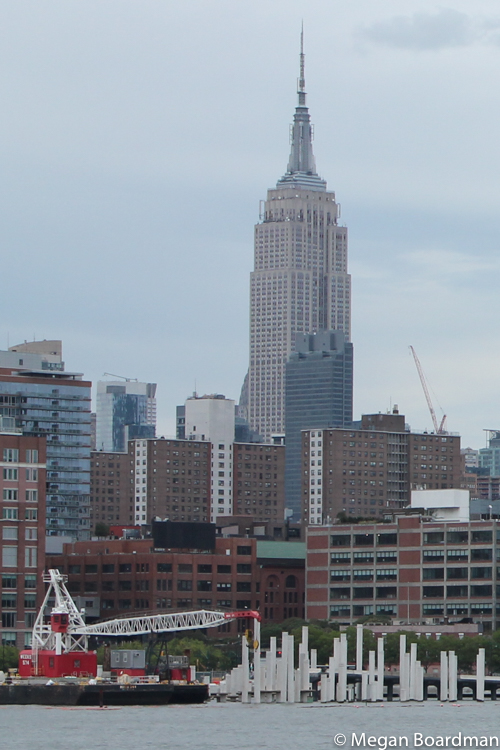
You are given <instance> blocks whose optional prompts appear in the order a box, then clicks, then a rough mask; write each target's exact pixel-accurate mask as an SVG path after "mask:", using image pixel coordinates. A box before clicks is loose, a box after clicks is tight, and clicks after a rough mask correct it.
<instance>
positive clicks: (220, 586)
mask: <svg viewBox="0 0 500 750" xmlns="http://www.w3.org/2000/svg"><path fill="white" fill-rule="evenodd" d="M217 591H231V584H230V583H223V582H219V583H217Z"/></svg>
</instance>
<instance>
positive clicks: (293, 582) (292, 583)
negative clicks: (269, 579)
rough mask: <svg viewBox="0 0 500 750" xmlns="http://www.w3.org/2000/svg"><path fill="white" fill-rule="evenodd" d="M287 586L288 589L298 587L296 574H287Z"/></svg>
mask: <svg viewBox="0 0 500 750" xmlns="http://www.w3.org/2000/svg"><path fill="white" fill-rule="evenodd" d="M285 588H286V589H296V588H297V579H296V577H295V576H287V577H286V578H285Z"/></svg>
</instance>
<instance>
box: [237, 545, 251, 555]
mask: <svg viewBox="0 0 500 750" xmlns="http://www.w3.org/2000/svg"><path fill="white" fill-rule="evenodd" d="M236 554H237V555H251V554H252V548H251V547H237V548H236Z"/></svg>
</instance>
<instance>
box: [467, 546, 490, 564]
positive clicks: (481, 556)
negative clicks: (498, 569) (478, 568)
mask: <svg viewBox="0 0 500 750" xmlns="http://www.w3.org/2000/svg"><path fill="white" fill-rule="evenodd" d="M470 559H471V562H472V561H478V560H485V561H486V562H491V560H492V559H493V551H492V550H491V549H488V548H486V549H485V548H484V547H478V548H477V549H472V550H471V552H470Z"/></svg>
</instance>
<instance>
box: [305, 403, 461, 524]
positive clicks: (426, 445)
mask: <svg viewBox="0 0 500 750" xmlns="http://www.w3.org/2000/svg"><path fill="white" fill-rule="evenodd" d="M461 465H462V462H461V457H460V437H459V436H458V435H449V434H447V435H434V434H429V433H413V432H410V431H409V429H407V428H406V426H405V419H404V416H402V415H400V414H399V413H398V412H397V411H396V410H395V411H394V412H393V413H392V414H367V415H364V416H363V417H362V419H361V423H360V426H359V428H357V429H354V428H349V429H345V428H334V429H323V430H304V431H303V432H302V467H303V473H302V498H303V518H304V522H305V523H308V524H310V525H314V524H319V525H321V524H323V523H325V522H328V521H330V522H333V520H334V519H335V518H336V517H337V515H338V514H339V513H341V512H342V513H345V514H347V515H351V516H366V517H369V518H373V517H380V518H381V517H382V516H383V515H384V514H385V513H386V512H387V508H398V507H399V508H401V507H405V506H406V505H409V503H410V493H411V490H412V489H449V488H460V487H461V484H462V471H461Z"/></svg>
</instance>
